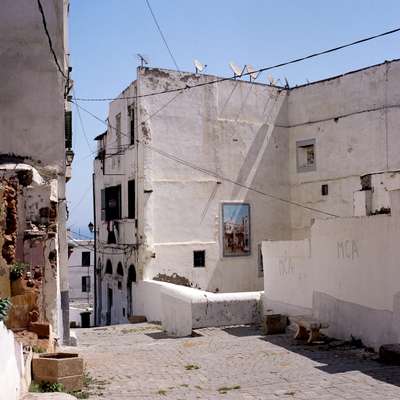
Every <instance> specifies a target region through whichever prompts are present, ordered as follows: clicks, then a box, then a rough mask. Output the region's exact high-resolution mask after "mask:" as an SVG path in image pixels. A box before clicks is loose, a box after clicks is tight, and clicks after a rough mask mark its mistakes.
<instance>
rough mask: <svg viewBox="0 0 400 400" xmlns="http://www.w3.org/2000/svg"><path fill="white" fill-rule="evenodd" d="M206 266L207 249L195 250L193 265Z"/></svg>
mask: <svg viewBox="0 0 400 400" xmlns="http://www.w3.org/2000/svg"><path fill="white" fill-rule="evenodd" d="M205 266H206V251H205V250H195V251H194V252H193V267H195V268H197V267H205Z"/></svg>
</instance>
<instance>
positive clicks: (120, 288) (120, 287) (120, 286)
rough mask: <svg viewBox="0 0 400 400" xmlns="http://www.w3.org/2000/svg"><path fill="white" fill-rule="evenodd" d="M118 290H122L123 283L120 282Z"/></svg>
mask: <svg viewBox="0 0 400 400" xmlns="http://www.w3.org/2000/svg"><path fill="white" fill-rule="evenodd" d="M118 289H119V290H122V282H121V281H118Z"/></svg>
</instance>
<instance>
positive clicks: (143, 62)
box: [136, 53, 149, 68]
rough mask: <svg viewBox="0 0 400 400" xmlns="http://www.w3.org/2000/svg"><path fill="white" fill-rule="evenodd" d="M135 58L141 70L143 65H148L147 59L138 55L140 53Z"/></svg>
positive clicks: (142, 55)
mask: <svg viewBox="0 0 400 400" xmlns="http://www.w3.org/2000/svg"><path fill="white" fill-rule="evenodd" d="M136 56H137V58H138V60H139V62H140V67H141V68H143V67H144V66H145V65H148V64H149V57H147V56H145V55H144V54H140V53H137V54H136Z"/></svg>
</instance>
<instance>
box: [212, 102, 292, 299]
mask: <svg viewBox="0 0 400 400" xmlns="http://www.w3.org/2000/svg"><path fill="white" fill-rule="evenodd" d="M278 96H279V95H278ZM282 96H283V95H282ZM285 101H286V100H283V99H282V100H280V99H279V97H278V98H276V99H274V98H272V97H271V98H270V97H269V98H268V100H267V103H266V106H265V108H267V107H268V108H272V109H274V110H272V111H270V112H269V114H268V115H269V116H270V117H271V116H272V118H271V120H268V121H266V123H264V124H263V125H262V126H261V127H260V128H259V130H258V131H257V133H256V134H255V136H254V139H253V141H252V143H251V145H250V147H249V149H248V151H247V154H246V156H245V158H244V160H243V163H242V165H241V167H240V169H239V171H238V173H237V176H236V177H234V176H230V177H229V178H230V179H232V180H233V181H236V182H239V183H240V184H241V185H244V186H247V187H251V188H254V189H256V190H258V191H261V192H264V193H268V194H271V195H273V196H276V197H281V198H285V199H289V198H290V191H289V170H288V162H287V160H288V151H289V149H288V132H287V130H286V129H285V128H275V127H274V123H275V121H276V120H279V119H282V118H285V114H284V113H285V110H286V108H285V104H286V103H285ZM241 108H243V106H242V107H241ZM232 151H234V149H232ZM235 151H236V150H235ZM232 157H233V158H234V154H232ZM222 174H223V173H222ZM223 186H225V188H228V189H226V190H225V191H224V193H229V191H230V193H229V194H225V195H224V196H225V197H224V199H223V200H226V201H243V202H244V203H249V204H250V232H251V235H250V245H251V253H250V255H249V256H242V257H225V258H223V259H221V258H220V255H219V258H218V260H217V263H216V266H215V269H214V271H213V273H212V276H211V278H210V279H209V282H210V283H209V285H208V287H207V288H206V290H207V291H210V292H216V291H219V292H231V291H232V292H234V291H251V290H262V288H263V282H262V279H261V278H260V275H259V273H258V244H259V243H261V241H262V240H287V239H290V209H289V206H288V205H287V204H286V203H283V202H281V201H279V200H274V199H271V198H269V197H267V196H264V195H263V194H261V193H257V192H255V191H251V190H248V189H246V188H244V187H241V186H239V185H234V184H232V185H231V184H230V183H229V182H223ZM225 188H224V187H222V188H221V189H222V190H224V189H225ZM218 206H220V205H218ZM215 211H216V212H217V215H218V216H219V217H218V235H219V237H218V239H217V240H218V241H219V242H220V243H221V240H222V234H221V230H222V222H221V221H220V215H221V210H220V209H218V210H215V209H214V210H211V212H215ZM243 263H246V268H244V266H243ZM228 269H229V271H228ZM229 277H232V278H231V279H229ZM238 282H240V286H238Z"/></svg>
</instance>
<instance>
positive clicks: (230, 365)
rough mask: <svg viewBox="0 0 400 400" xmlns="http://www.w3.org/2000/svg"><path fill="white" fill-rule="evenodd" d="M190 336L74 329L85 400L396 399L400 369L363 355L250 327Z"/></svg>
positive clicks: (140, 328)
mask: <svg viewBox="0 0 400 400" xmlns="http://www.w3.org/2000/svg"><path fill="white" fill-rule="evenodd" d="M196 333H197V336H195V337H190V338H180V339H173V338H168V337H167V336H166V335H165V334H164V333H163V332H162V331H161V330H160V328H159V327H158V326H157V325H151V324H136V325H119V326H111V327H101V328H91V329H80V330H77V334H78V339H79V347H78V351H79V352H80V354H81V355H82V356H83V357H84V359H85V360H86V363H87V369H88V372H89V373H90V375H91V377H92V378H93V380H92V383H91V385H90V393H91V395H90V399H110V400H114V399H115V400H116V399H118V400H128V399H176V400H177V399H182V400H190V399H243V400H246V399H251V400H253V399H266V400H269V399H270V400H282V399H286V400H292V399H304V400H314V399H318V400H337V399H346V400H355V399H358V400H373V399H382V400H383V399H385V400H394V399H400V367H393V366H384V365H382V364H379V363H378V362H377V361H376V360H374V356H373V355H371V353H367V352H366V351H364V350H360V349H354V348H352V349H351V348H345V347H343V346H341V347H340V346H339V347H335V348H334V347H333V346H332V345H331V346H328V345H326V344H325V345H313V346H306V345H301V344H298V343H295V342H294V340H293V339H292V338H291V336H290V335H278V336H262V335H261V334H260V332H259V331H258V330H257V329H255V328H251V327H231V328H224V329H220V328H207V329H199V330H197V331H196Z"/></svg>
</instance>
